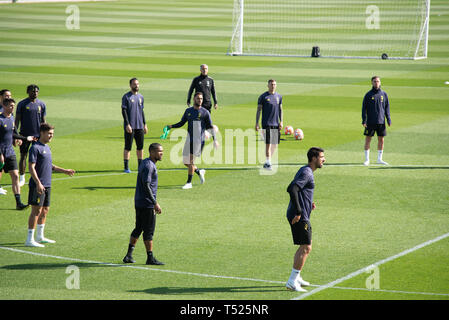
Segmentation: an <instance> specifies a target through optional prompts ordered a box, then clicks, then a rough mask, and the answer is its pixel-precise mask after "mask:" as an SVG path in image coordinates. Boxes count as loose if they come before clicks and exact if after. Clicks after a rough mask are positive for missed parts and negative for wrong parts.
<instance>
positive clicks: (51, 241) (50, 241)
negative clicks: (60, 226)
mask: <svg viewBox="0 0 449 320" xmlns="http://www.w3.org/2000/svg"><path fill="white" fill-rule="evenodd" d="M36 242H37V243H56V241H55V240H51V239H47V238H45V237H43V238H36Z"/></svg>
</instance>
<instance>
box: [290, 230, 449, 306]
mask: <svg viewBox="0 0 449 320" xmlns="http://www.w3.org/2000/svg"><path fill="white" fill-rule="evenodd" d="M447 237H449V233H446V234H443V235H441V236H439V237H436V238H435V239H432V240H429V241H426V242H423V243H421V244H419V245H417V246H414V247H413V248H410V249H407V250H404V251H402V252H400V253H398V254H395V255H393V256H391V257H388V258H385V259H382V260H379V261H377V262H375V263H373V264H371V265H369V266H366V267H364V268H361V269H359V270H357V271H354V272H352V273H350V274H348V275H346V276H344V277H341V278H339V279H337V280H334V281H331V282H329V283H327V284H325V285H322V286H319V287H318V288H315V289H313V290H311V291H309V292H307V293H304V294H302V295H300V296H298V297H296V298H293V299H292V300H303V299H305V298H307V297H310V296H311V295H313V294H315V293H318V292H320V291H323V290H326V289H329V288H332V287H335V286H336V285H337V284H339V283H342V282H344V281H346V280H349V279H352V278H354V277H356V276H358V275H360V274H362V273H365V272H368V271H371V270H372V269H373V268H375V267H378V266H380V265H382V264H385V263H387V262H390V261H393V260H395V259H397V258H400V257H402V256H405V255H407V254H409V253H412V252H414V251H417V250H419V249H421V248H424V247H426V246H428V245H431V244H433V243H435V242H438V241H440V240H443V239H445V238H447ZM373 291H374V290H373Z"/></svg>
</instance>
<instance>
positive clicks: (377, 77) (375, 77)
mask: <svg viewBox="0 0 449 320" xmlns="http://www.w3.org/2000/svg"><path fill="white" fill-rule="evenodd" d="M374 79H380V77H379V76H373V77H372V78H371V81H373V80H374Z"/></svg>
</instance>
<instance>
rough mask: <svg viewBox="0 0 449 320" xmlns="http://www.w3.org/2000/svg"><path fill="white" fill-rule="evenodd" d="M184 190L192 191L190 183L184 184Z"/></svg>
mask: <svg viewBox="0 0 449 320" xmlns="http://www.w3.org/2000/svg"><path fill="white" fill-rule="evenodd" d="M182 188H183V189H184V190H185V189H192V183H186V184H185V185H184V186H183V187H182Z"/></svg>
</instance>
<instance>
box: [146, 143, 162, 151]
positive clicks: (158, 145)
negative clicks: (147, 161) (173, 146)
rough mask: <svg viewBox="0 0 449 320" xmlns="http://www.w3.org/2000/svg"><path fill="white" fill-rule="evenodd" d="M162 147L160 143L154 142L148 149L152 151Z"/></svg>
mask: <svg viewBox="0 0 449 320" xmlns="http://www.w3.org/2000/svg"><path fill="white" fill-rule="evenodd" d="M160 147H162V145H161V144H160V143H157V142H154V143H152V144H150V147H149V148H148V151H149V152H150V153H151V151H153V150H156V149H159V148H160Z"/></svg>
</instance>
